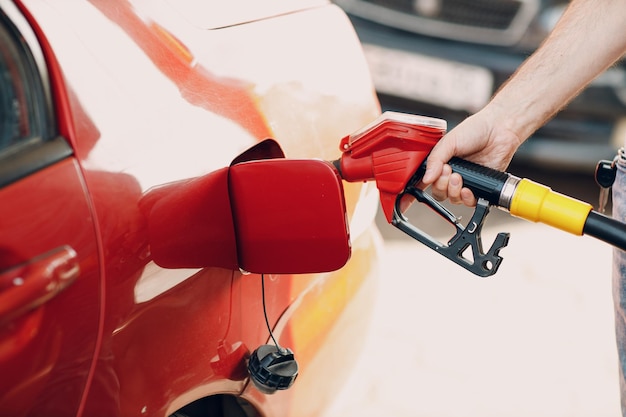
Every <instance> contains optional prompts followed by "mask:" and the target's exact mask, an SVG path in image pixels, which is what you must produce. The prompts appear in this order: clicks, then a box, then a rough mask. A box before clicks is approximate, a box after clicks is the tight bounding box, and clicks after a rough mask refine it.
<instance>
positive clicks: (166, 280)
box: [0, 0, 380, 417]
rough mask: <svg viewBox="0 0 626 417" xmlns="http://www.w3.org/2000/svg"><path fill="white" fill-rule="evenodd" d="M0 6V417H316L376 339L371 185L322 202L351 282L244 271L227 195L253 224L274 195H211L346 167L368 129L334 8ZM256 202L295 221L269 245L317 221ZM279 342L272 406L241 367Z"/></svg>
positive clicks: (360, 73)
mask: <svg viewBox="0 0 626 417" xmlns="http://www.w3.org/2000/svg"><path fill="white" fill-rule="evenodd" d="M0 8H1V13H0V75H2V78H1V79H0V84H1V88H0V100H2V104H1V107H0V111H1V112H2V113H0V201H2V203H0V376H1V377H0V415H11V416H14V417H16V416H47V417H56V416H90V417H91V416H96V417H97V416H167V415H173V414H175V413H177V414H176V415H179V416H182V415H185V416H199V415H203V416H204V415H211V416H221V415H242V416H243V415H245V416H256V415H263V416H287V415H289V416H313V415H320V414H321V413H322V412H323V410H324V408H325V407H326V406H328V405H329V404H330V403H331V401H332V400H333V398H334V396H335V395H336V393H337V391H338V390H339V388H340V387H341V384H342V381H343V380H344V379H345V378H346V377H347V376H348V374H349V372H350V369H351V365H352V364H354V363H355V358H356V355H354V352H355V350H356V349H358V347H359V342H360V341H361V340H362V338H363V337H364V335H365V330H366V328H367V325H368V317H369V315H368V312H369V311H370V301H371V300H372V297H373V290H374V289H375V283H376V275H377V269H376V264H377V260H376V259H377V253H378V247H379V245H378V243H379V237H378V232H377V230H376V228H375V226H374V213H375V211H376V201H377V200H376V194H375V193H374V192H373V191H375V189H374V190H373V191H372V190H371V189H370V187H367V186H365V185H362V184H345V185H343V188H342V189H341V188H335V190H339V189H341V192H342V193H343V194H341V195H340V194H338V193H336V200H335V202H334V203H332V204H335V205H336V209H337V210H341V211H339V212H338V213H339V214H340V215H341V219H342V220H345V219H346V217H347V218H348V222H349V228H350V236H349V237H350V245H351V248H350V250H351V255H350V259H349V260H347V263H346V264H345V266H342V267H340V266H339V264H334V266H332V267H331V266H328V268H324V267H320V265H321V264H320V262H321V263H322V264H323V263H324V259H317V258H318V257H319V258H323V257H324V256H326V255H325V254H324V252H323V251H321V252H319V253H318V252H316V251H312V252H310V253H306V255H307V256H308V257H309V258H310V260H312V264H311V265H309V266H307V267H306V268H305V269H302V270H299V269H298V268H299V265H298V264H296V266H294V267H291V266H290V267H289V268H287V269H283V270H280V269H276V270H273V269H272V268H273V267H274V266H276V263H281V262H282V261H281V260H280V259H278V260H274V261H272V262H275V263H274V264H271V263H269V264H268V263H264V258H263V257H262V256H261V258H260V259H255V260H251V261H249V263H248V264H249V265H251V266H252V267H254V268H257V269H256V270H255V269H249V271H251V272H252V273H250V272H246V271H245V270H244V269H243V268H242V266H241V265H242V264H241V263H240V262H239V261H238V259H241V257H243V256H246V255H247V254H248V252H250V251H252V250H253V249H248V248H254V247H255V246H254V245H255V244H256V245H257V246H256V247H258V246H259V242H258V241H255V240H254V239H252V238H250V239H249V241H246V244H248V243H249V245H248V246H242V245H241V244H240V241H239V236H237V237H236V236H235V234H234V232H233V231H232V229H233V225H232V224H231V223H232V222H235V223H237V221H236V220H233V218H232V217H231V216H232V212H231V205H232V204H234V202H232V201H231V198H234V197H237V198H238V200H237V204H238V206H237V210H238V212H241V211H242V210H243V213H244V214H242V216H243V215H248V216H254V215H255V214H256V213H257V211H258V212H259V213H261V212H262V209H261V206H262V204H261V203H263V201H261V200H262V198H263V196H264V195H265V194H266V193H264V192H256V193H255V190H248V191H247V192H248V193H249V197H246V199H244V200H242V199H241V198H240V194H241V193H239V192H237V193H238V194H237V195H236V196H233V195H231V194H232V190H226V191H224V190H223V188H224V185H225V184H226V185H228V184H230V183H229V182H228V181H231V180H233V178H235V177H236V176H239V177H240V178H242V180H241V182H242V183H244V184H243V185H245V183H246V182H247V180H249V179H251V176H250V175H252V174H256V173H258V171H254V170H253V171H252V174H246V175H248V176H246V175H244V174H245V173H242V171H243V170H242V169H239V168H238V167H241V166H247V165H244V163H243V162H242V161H243V160H245V161H244V162H246V161H251V165H250V166H259V165H252V162H259V163H261V165H260V166H261V167H263V166H265V165H263V163H265V162H264V161H265V159H268V160H270V159H284V161H287V162H288V163H291V162H290V161H298V160H299V161H302V162H301V164H300V163H297V162H296V164H298V165H297V166H298V167H299V166H309V165H310V164H309V162H308V161H313V160H316V159H319V160H320V161H324V160H332V159H334V158H337V157H338V156H339V154H340V151H339V141H340V139H341V138H342V137H343V136H345V135H347V134H349V133H351V132H352V131H354V130H356V129H358V128H359V127H361V126H362V125H364V124H366V123H367V122H369V121H370V120H372V119H373V118H375V117H376V116H377V115H378V114H379V112H380V107H379V103H378V101H377V98H376V94H375V92H374V88H373V85H372V82H371V80H370V77H369V72H368V70H367V65H366V61H365V59H364V57H363V55H362V51H361V48H360V44H359V41H358V38H357V37H356V35H355V32H354V29H353V27H352V26H351V24H350V21H349V20H348V18H347V17H346V15H345V14H344V12H343V11H342V10H341V9H340V8H338V7H337V6H335V5H333V4H330V3H329V2H326V1H318V0H298V1H246V0H242V1H232V2H221V3H220V4H215V3H213V2H209V3H204V2H201V1H191V0H184V1H178V0H176V1H171V0H157V1H149V2H146V1H134V0H131V1H127V0H94V1H86V2H85V1H63V2H47V1H40V0H24V1H21V0H20V1H17V2H13V1H9V0H1V1H0ZM320 27H324V30H323V31H320V30H319V28H320ZM268 138H271V140H270V141H268V140H267V139H268ZM285 156H286V158H285ZM267 163H268V164H269V166H274V165H275V163H274V162H271V161H270V162H267ZM311 164H313V163H311ZM318 165H319V164H317V165H316V166H318ZM229 175H230V177H232V178H229ZM329 175H331V177H332V174H329ZM292 176H293V177H294V178H296V179H298V176H297V172H296V173H294V174H293V175H289V176H288V177H289V178H287V179H286V180H291V177H292ZM315 178H316V177H313V179H315ZM332 178H334V177H332ZM277 180H278V181H279V182H280V181H281V178H280V177H277ZM233 181H234V180H233ZM291 182H296V181H295V180H294V181H291ZM281 184H282V182H281ZM338 184H339V185H338V186H337V187H340V181H339V182H338ZM243 185H242V188H244V187H243ZM296 185H297V184H296ZM313 185H315V184H313ZM196 186H198V187H200V188H194V187H196ZM265 186H266V187H268V188H267V190H268V192H269V191H272V193H273V194H272V195H273V196H274V197H273V198H274V199H276V202H277V204H279V208H280V207H282V206H283V205H285V206H287V207H289V210H291V212H289V211H288V212H287V213H282V212H281V213H279V214H280V216H275V217H273V219H274V220H275V221H276V220H277V219H276V218H278V220H280V221H281V222H282V223H277V225H276V226H275V229H276V230H277V235H279V236H282V237H284V238H285V239H287V240H289V239H290V238H291V236H292V235H293V236H294V237H296V236H297V237H299V238H302V237H304V238H306V235H303V234H302V232H301V230H300V228H299V227H294V226H289V222H288V220H291V219H295V220H294V221H298V219H300V218H302V219H307V216H309V218H310V216H311V215H312V213H313V214H316V213H318V212H319V208H318V207H315V205H314V204H313V205H312V206H311V205H310V204H309V205H305V206H303V207H300V206H298V205H297V203H298V202H300V200H299V196H298V195H297V190H296V191H295V192H294V193H293V194H290V192H291V191H284V192H283V191H282V188H277V187H279V186H278V185H277V186H274V185H272V184H267V185H265ZM281 186H282V185H281ZM202 187H208V188H206V189H204V188H202ZM211 187H213V188H216V189H218V190H217V191H215V190H214V189H213V188H211ZM220 187H221V188H220ZM272 187H274V188H272ZM206 190H208V191H206ZM256 191H258V190H256ZM261 191H263V190H261ZM229 193H231V194H229ZM344 198H345V200H344ZM291 202H293V203H294V204H293V205H289V204H290V203H291ZM342 202H343V203H345V207H342V206H341V204H342ZM257 203H259V204H258V207H259V209H258V210H257ZM194 204H195V205H194ZM272 207H274V208H272ZM272 207H270V208H268V209H265V210H267V211H271V210H272V209H274V210H277V209H276V208H275V206H272ZM334 207H335V206H332V207H330V211H331V212H333V215H334V214H336V210H335V208H334ZM194 210H195V211H194ZM233 210H234V208H233ZM343 210H345V212H344V211H343ZM246 213H247V214H246ZM250 213H252V214H250ZM298 215H302V216H303V217H297V216H298ZM220 216H224V217H220ZM283 224H284V225H285V226H284V227H281V225H283ZM296 224H297V223H296ZM340 224H341V222H340ZM237 226H238V223H237V224H235V227H237ZM303 226H306V225H303ZM322 226H323V225H322ZM329 227H331V226H329ZM333 227H334V226H333ZM303 229H306V227H303ZM237 232H238V233H243V234H244V235H245V233H247V230H238V231H237ZM339 232H340V233H339V234H340V235H342V236H344V237H345V236H346V230H345V225H344V230H340V231H339ZM190 236H191V237H190ZM246 236H247V235H246ZM161 238H163V239H166V240H167V242H165V243H164V244H161V243H163V242H162V240H160V239H161ZM193 239H197V241H194V240H193ZM246 239H247V238H246ZM241 240H242V241H245V239H244V238H242V239H241ZM181 242H182V243H181ZM294 242H297V239H296V240H294ZM303 242H304V243H306V239H304V240H303ZM261 243H263V242H261ZM233 245H236V247H235V246H233ZM261 246H263V245H261ZM233 248H234V249H233ZM242 248H243V249H242ZM262 249H263V248H261V249H258V250H259V251H261V250H262ZM237 250H239V251H242V252H243V253H237V252H236V251H237ZM254 250H257V249H254ZM259 253H261V254H262V252H259ZM266 253H269V252H266ZM344 261H346V259H344ZM264 268H267V270H266V269H264ZM277 271H278V272H277ZM294 271H295V272H294ZM301 272H306V273H301ZM262 276H263V279H264V282H265V298H263V297H262V292H261V282H262V281H261V279H262ZM264 310H266V314H267V319H268V321H269V324H268V325H267V326H266V321H265V317H264ZM270 325H271V327H272V329H273V333H274V336H275V337H276V339H277V340H278V342H279V343H280V344H281V345H282V346H286V347H288V348H290V349H291V350H292V351H293V352H294V353H295V355H296V358H297V361H298V364H299V374H298V378H297V380H296V382H295V384H294V385H293V387H291V388H289V389H288V390H284V391H279V392H277V393H275V394H274V395H266V394H264V393H262V392H261V391H259V390H258V389H256V388H255V386H254V385H253V384H252V383H250V377H249V375H248V372H247V369H246V361H247V358H248V357H249V356H250V354H251V352H252V351H253V350H254V349H256V348H257V347H258V346H260V345H263V344H266V343H270V338H269V332H268V326H270Z"/></svg>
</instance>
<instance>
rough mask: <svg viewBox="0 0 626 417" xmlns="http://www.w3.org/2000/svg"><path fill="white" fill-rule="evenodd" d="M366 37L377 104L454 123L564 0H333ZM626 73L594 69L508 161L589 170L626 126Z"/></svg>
mask: <svg viewBox="0 0 626 417" xmlns="http://www.w3.org/2000/svg"><path fill="white" fill-rule="evenodd" d="M336 3H337V4H338V5H340V6H341V7H343V8H344V10H346V11H347V12H348V14H349V15H350V16H351V19H352V21H353V23H354V25H355V27H356V29H357V32H358V35H359V37H360V39H361V41H362V43H363V48H364V51H365V54H366V57H367V59H368V62H369V66H370V70H371V72H372V77H373V79H374V83H375V85H376V89H377V91H378V94H379V98H380V101H381V104H382V106H383V109H384V110H397V111H406V112H411V113H418V114H423V115H427V116H433V117H439V118H442V119H445V120H446V121H448V124H449V128H452V127H454V125H456V124H457V123H458V122H460V121H461V120H463V119H464V118H465V117H467V116H468V115H469V114H471V113H473V112H475V111H477V110H478V109H480V108H481V107H482V106H483V105H485V104H486V103H487V101H488V100H489V98H490V97H491V95H492V94H493V93H494V92H495V91H496V90H497V89H498V88H499V87H500V86H501V85H502V83H504V82H505V81H506V80H507V78H508V77H509V76H510V75H511V74H512V73H513V72H514V71H515V69H516V68H517V67H518V66H519V65H520V64H521V63H522V61H523V60H524V59H525V58H526V57H527V56H528V55H529V54H530V53H531V52H532V51H533V50H534V49H535V48H537V46H538V45H539V44H540V43H541V41H542V40H543V39H544V38H545V36H546V35H547V34H548V33H549V32H550V30H551V29H552V28H553V27H554V25H555V24H556V22H557V20H558V19H559V17H560V15H561V14H562V12H563V10H564V9H565V7H566V6H567V3H568V2H567V1H563V0H561V1H554V0H553V1H548V0H477V1H475V0H471V1H470V0H336ZM625 126H626V72H625V67H624V63H619V64H617V65H615V66H614V67H612V68H610V69H609V70H608V71H606V72H605V73H604V74H602V75H601V76H599V77H598V78H597V79H596V80H595V81H594V82H593V83H592V84H591V86H590V87H589V88H587V89H586V90H585V91H583V92H582V93H581V94H580V95H579V96H578V97H577V98H576V99H575V100H574V101H573V102H572V103H571V104H569V105H568V106H567V107H566V108H565V109H564V110H563V111H562V112H561V113H559V114H558V115H557V116H556V117H555V118H554V119H553V120H551V121H550V122H549V123H547V124H546V125H545V126H544V127H543V128H541V129H540V130H539V131H537V132H536V134H535V135H534V136H533V137H532V138H531V139H530V140H528V141H527V142H526V143H525V144H524V145H523V146H522V147H521V148H520V150H519V151H518V153H517V155H516V158H515V160H514V162H516V161H518V162H524V163H528V162H532V163H534V164H541V165H544V166H547V167H558V168H559V169H568V170H577V171H580V170H585V171H586V170H589V169H593V166H595V164H596V163H597V161H598V160H599V159H602V158H612V156H613V155H614V154H615V150H616V149H617V148H618V147H619V146H621V144H622V143H623V140H624V136H625V135H626V133H625V132H626V130H625V129H624V128H625Z"/></svg>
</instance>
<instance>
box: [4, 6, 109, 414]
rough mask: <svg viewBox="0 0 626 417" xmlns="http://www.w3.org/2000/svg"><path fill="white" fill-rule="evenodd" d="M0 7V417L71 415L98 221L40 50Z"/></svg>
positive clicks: (20, 22)
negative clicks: (59, 124)
mask: <svg viewBox="0 0 626 417" xmlns="http://www.w3.org/2000/svg"><path fill="white" fill-rule="evenodd" d="M0 8H1V10H0V11H1V12H2V13H0V415H3V416H4V415H11V416H29V415H36V416H44V415H45V416H58V415H64V416H70V415H76V414H77V413H78V410H79V408H80V404H81V399H82V397H83V394H84V391H85V387H86V386H87V384H88V381H89V378H90V369H91V368H92V361H93V358H94V354H95V351H96V349H97V340H98V338H97V336H98V331H99V328H98V325H99V310H100V296H101V294H100V274H99V255H98V247H99V245H98V243H97V235H96V233H95V230H96V226H95V224H94V222H93V217H92V210H91V206H90V202H89V198H88V193H87V192H86V189H85V184H84V180H83V178H82V174H81V169H80V166H79V165H78V163H77V162H76V160H75V158H74V157H73V151H72V148H71V146H70V145H69V144H68V142H67V141H66V140H65V139H64V138H63V137H61V136H60V135H59V134H58V132H57V129H56V127H55V122H54V112H53V109H52V107H51V103H52V97H51V93H50V89H49V86H48V85H47V79H48V77H47V74H46V66H45V64H44V56H43V54H42V51H41V50H40V49H39V47H38V44H37V42H36V38H35V36H34V33H33V32H32V31H31V29H30V27H29V25H28V23H27V21H26V20H25V18H24V17H23V16H22V15H21V14H20V12H19V10H18V9H17V8H16V7H15V6H14V5H13V4H12V3H10V2H6V1H0Z"/></svg>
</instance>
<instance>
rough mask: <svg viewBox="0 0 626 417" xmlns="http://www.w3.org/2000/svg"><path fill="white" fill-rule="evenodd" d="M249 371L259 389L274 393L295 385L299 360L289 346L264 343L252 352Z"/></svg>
mask: <svg viewBox="0 0 626 417" xmlns="http://www.w3.org/2000/svg"><path fill="white" fill-rule="evenodd" d="M248 371H249V372H250V376H251V377H252V382H254V385H255V386H256V387H257V388H258V389H259V391H261V392H263V393H265V394H273V393H275V392H276V390H285V389H287V388H289V387H290V386H291V385H293V383H294V381H295V380H296V377H297V376H298V362H296V360H295V358H294V355H293V352H292V351H291V350H290V349H288V348H283V347H280V348H279V347H277V346H275V345H263V346H260V347H259V348H257V349H256V350H255V351H254V352H252V355H251V356H250V360H249V361H248Z"/></svg>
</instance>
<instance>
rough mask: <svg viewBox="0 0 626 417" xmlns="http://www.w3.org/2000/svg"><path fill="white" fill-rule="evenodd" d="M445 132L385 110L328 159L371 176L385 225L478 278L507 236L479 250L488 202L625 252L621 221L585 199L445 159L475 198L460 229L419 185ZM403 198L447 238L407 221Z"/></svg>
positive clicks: (344, 172)
mask: <svg viewBox="0 0 626 417" xmlns="http://www.w3.org/2000/svg"><path fill="white" fill-rule="evenodd" d="M445 132H446V122H445V121H444V120H441V119H435V118H430V117H424V116H417V115H411V114H404V113H395V112H385V113H383V114H382V115H381V116H380V117H379V118H378V119H376V120H374V121H373V122H372V123H370V124H369V125H367V126H365V127H364V128H362V129H361V130H359V131H357V132H355V133H354V134H352V135H349V136H346V137H345V138H343V139H342V140H341V144H340V148H341V151H342V152H343V154H342V156H341V159H340V160H338V161H334V162H333V164H334V165H335V167H337V170H338V171H339V172H340V175H341V176H342V178H343V179H344V180H346V181H349V182H357V181H372V180H373V181H376V186H377V187H378V190H379V192H380V201H381V207H382V209H383V212H384V214H385V218H386V219H387V222H389V223H390V224H392V225H393V226H395V227H397V228H398V229H400V230H402V231H403V232H404V233H406V234H408V235H409V236H411V237H413V238H414V239H416V240H418V241H420V242H422V243H423V244H425V245H426V246H428V247H430V248H431V249H433V250H435V251H436V252H438V253H440V254H441V255H443V256H445V257H447V258H449V259H450V260H452V261H453V262H455V263H457V264H459V265H461V266H462V267H464V268H465V269H467V270H469V271H471V272H472V273H474V274H476V275H479V276H490V275H493V274H495V273H496V271H497V269H498V266H499V265H500V262H501V261H502V258H501V257H500V256H499V251H500V249H502V248H503V247H505V246H506V245H507V243H508V239H509V234H508V233H498V235H497V236H496V238H495V240H494V242H493V243H492V245H491V247H490V248H489V250H487V251H483V247H482V241H481V240H482V239H481V235H480V233H481V230H482V226H483V222H484V220H485V217H486V216H487V214H488V213H489V208H490V206H492V205H493V206H497V207H501V208H503V209H505V210H507V211H509V213H510V214H511V215H513V216H516V217H520V218H523V219H526V220H530V221H532V222H540V223H545V224H548V225H550V226H553V227H556V228H558V229H561V230H564V231H566V232H569V233H572V234H575V235H582V234H588V235H591V236H594V237H596V238H598V239H600V240H603V241H605V242H607V243H609V244H611V245H613V246H616V247H618V248H620V249H623V250H626V224H624V223H621V222H619V221H617V220H614V219H611V218H610V217H607V216H604V215H603V214H601V213H598V212H596V211H594V210H592V206H591V205H590V204H588V203H585V202H583V201H579V200H576V199H574V198H571V197H568V196H566V195H563V194H560V193H557V192H554V191H552V190H551V189H550V188H549V187H546V186H545V185H542V184H538V183H536V182H533V181H530V180H528V179H520V178H518V177H516V176H514V175H511V174H509V173H506V172H501V171H496V170H494V169H491V168H487V167H484V166H482V165H478V164H475V163H472V162H469V161H466V160H463V159H460V158H453V159H451V160H450V161H449V162H448V164H449V165H450V166H451V168H452V171H453V172H457V173H459V174H460V175H461V177H462V178H463V186H464V187H467V188H469V189H470V190H472V192H473V193H474V195H475V196H476V198H477V199H478V202H477V204H476V207H475V210H474V213H473V215H472V217H471V219H470V220H469V222H468V223H467V226H463V225H462V224H461V222H460V221H459V220H460V219H459V218H457V217H456V216H455V215H454V214H453V213H452V212H451V211H449V210H448V209H446V208H445V207H444V206H442V205H441V204H440V203H439V202H438V201H436V200H435V199H434V198H433V197H432V196H431V195H430V194H427V193H426V192H425V191H424V190H423V189H422V188H423V187H421V184H420V182H421V179H422V176H423V175H424V172H425V170H426V158H427V156H428V154H429V153H430V151H431V150H432V148H433V147H434V146H435V144H436V143H437V141H439V139H441V138H442V137H443V135H444V134H445ZM407 195H410V196H412V197H413V198H414V199H415V200H416V201H417V202H419V203H422V204H425V205H426V206H428V207H429V208H430V209H432V210H433V211H434V212H435V213H436V214H438V215H439V216H441V217H442V218H443V219H444V220H446V221H448V222H449V223H450V224H452V225H453V226H454V227H455V229H456V233H455V234H454V235H453V236H452V237H451V238H450V240H449V241H448V242H447V243H442V242H439V241H437V240H436V239H434V238H433V237H431V236H429V235H428V234H426V233H424V232H423V231H422V230H421V229H419V228H418V227H416V226H415V225H414V224H411V223H410V222H409V221H408V219H407V218H406V217H405V216H404V215H403V213H402V204H401V203H402V200H403V198H404V197H405V196H407ZM466 254H469V255H470V256H466Z"/></svg>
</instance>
